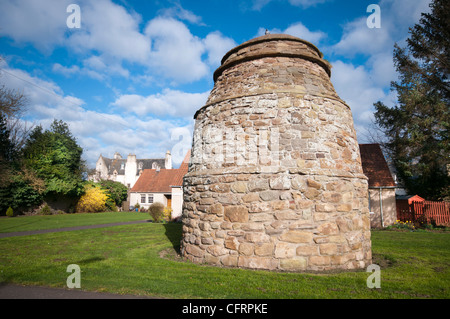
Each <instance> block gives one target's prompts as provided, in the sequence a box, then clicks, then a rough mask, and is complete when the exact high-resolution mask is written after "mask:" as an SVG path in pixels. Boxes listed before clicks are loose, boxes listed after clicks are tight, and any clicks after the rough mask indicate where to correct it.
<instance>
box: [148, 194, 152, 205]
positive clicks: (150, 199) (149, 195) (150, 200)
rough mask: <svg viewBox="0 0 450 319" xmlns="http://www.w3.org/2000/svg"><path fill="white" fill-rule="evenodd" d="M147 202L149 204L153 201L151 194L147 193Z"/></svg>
mask: <svg viewBox="0 0 450 319" xmlns="http://www.w3.org/2000/svg"><path fill="white" fill-rule="evenodd" d="M148 203H149V204H152V203H153V194H148Z"/></svg>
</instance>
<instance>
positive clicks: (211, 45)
mask: <svg viewBox="0 0 450 319" xmlns="http://www.w3.org/2000/svg"><path fill="white" fill-rule="evenodd" d="M203 43H204V45H205V49H206V51H207V52H208V59H207V61H208V64H209V65H211V66H214V67H218V66H220V64H221V60H222V58H223V56H224V55H225V54H226V53H227V52H228V51H229V50H231V49H232V48H234V47H235V46H236V45H237V44H236V42H235V41H234V40H233V39H231V38H228V37H225V36H223V35H222V33H220V32H211V33H210V34H208V35H207V36H206V38H205V39H204V40H203Z"/></svg>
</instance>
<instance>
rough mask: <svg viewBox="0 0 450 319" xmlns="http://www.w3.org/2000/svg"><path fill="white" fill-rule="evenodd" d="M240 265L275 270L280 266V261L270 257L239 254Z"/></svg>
mask: <svg viewBox="0 0 450 319" xmlns="http://www.w3.org/2000/svg"><path fill="white" fill-rule="evenodd" d="M238 267H243V268H251V269H267V270H274V269H276V268H277V267H278V261H277V260H275V259H273V258H269V257H247V256H239V259H238Z"/></svg>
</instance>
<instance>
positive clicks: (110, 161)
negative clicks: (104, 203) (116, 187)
mask: <svg viewBox="0 0 450 319" xmlns="http://www.w3.org/2000/svg"><path fill="white" fill-rule="evenodd" d="M158 168H165V169H171V168H172V156H171V154H170V151H167V152H166V156H165V158H155V159H137V158H136V155H134V154H130V155H128V157H127V158H126V159H124V158H122V156H121V155H120V154H119V153H118V152H116V153H115V154H114V157H113V158H107V157H104V156H102V155H101V154H100V157H99V158H98V160H97V163H96V165H95V171H94V173H93V174H91V175H89V176H88V179H89V180H91V181H94V182H98V181H100V180H112V181H116V182H120V183H122V184H124V185H125V186H127V187H128V188H132V187H133V186H134V184H135V183H136V181H137V180H138V178H139V176H140V175H141V174H142V172H143V171H144V170H146V169H158Z"/></svg>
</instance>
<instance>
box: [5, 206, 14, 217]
mask: <svg viewBox="0 0 450 319" xmlns="http://www.w3.org/2000/svg"><path fill="white" fill-rule="evenodd" d="M6 216H8V217H14V211H13V209H12V208H11V207H8V209H7V210H6Z"/></svg>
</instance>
